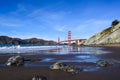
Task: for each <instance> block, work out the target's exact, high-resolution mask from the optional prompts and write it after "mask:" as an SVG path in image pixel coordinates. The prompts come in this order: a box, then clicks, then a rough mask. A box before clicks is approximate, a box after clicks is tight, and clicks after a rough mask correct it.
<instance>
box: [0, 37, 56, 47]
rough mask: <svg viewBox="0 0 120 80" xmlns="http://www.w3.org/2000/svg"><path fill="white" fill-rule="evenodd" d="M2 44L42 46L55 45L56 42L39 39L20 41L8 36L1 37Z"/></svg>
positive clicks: (0, 42)
mask: <svg viewBox="0 0 120 80" xmlns="http://www.w3.org/2000/svg"><path fill="white" fill-rule="evenodd" d="M0 44H42V45H54V44H56V42H55V41H48V40H43V39H38V38H30V39H20V38H11V37H8V36H0Z"/></svg>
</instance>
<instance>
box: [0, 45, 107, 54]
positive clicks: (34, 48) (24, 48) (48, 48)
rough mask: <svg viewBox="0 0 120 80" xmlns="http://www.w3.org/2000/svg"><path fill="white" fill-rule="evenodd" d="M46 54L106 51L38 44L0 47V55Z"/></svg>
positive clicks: (98, 48) (92, 48)
mask: <svg viewBox="0 0 120 80" xmlns="http://www.w3.org/2000/svg"><path fill="white" fill-rule="evenodd" d="M41 52H42V53H46V54H60V55H64V54H103V53H108V51H105V50H102V47H80V46H78V47H77V46H67V45H39V44H21V45H8V44H4V45H0V53H41Z"/></svg>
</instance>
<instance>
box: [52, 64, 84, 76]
mask: <svg viewBox="0 0 120 80" xmlns="http://www.w3.org/2000/svg"><path fill="white" fill-rule="evenodd" d="M50 69H52V70H62V71H65V72H69V73H72V74H77V73H79V72H80V71H82V70H80V69H76V68H74V67H71V66H68V65H66V64H64V63H62V62H56V63H54V64H53V65H52V66H50Z"/></svg>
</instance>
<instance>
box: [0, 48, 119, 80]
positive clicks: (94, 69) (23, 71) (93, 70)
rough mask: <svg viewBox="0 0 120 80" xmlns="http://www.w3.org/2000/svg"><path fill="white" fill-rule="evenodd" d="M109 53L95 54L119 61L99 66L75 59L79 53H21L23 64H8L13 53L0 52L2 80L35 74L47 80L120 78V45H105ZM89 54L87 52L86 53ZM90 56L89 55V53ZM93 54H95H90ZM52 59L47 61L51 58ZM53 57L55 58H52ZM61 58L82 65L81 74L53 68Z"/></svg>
mask: <svg viewBox="0 0 120 80" xmlns="http://www.w3.org/2000/svg"><path fill="white" fill-rule="evenodd" d="M102 49H103V50H104V51H109V53H107V54H99V55H94V56H95V57H97V58H100V59H105V60H113V59H114V60H116V61H117V62H116V63H114V64H113V65H110V66H107V67H98V66H96V63H94V62H84V61H83V62H82V61H81V62H79V61H77V60H76V61H75V60H74V59H75V58H74V57H75V56H78V54H69V55H54V54H52V55H42V54H38V55H37V54H36V55H21V56H23V57H24V58H25V59H26V61H25V64H24V65H23V66H19V67H15V66H6V65H5V63H6V61H7V60H8V58H9V57H11V56H12V55H8V54H0V80H32V77H33V76H35V75H39V76H44V77H46V78H47V80H120V75H119V74H120V63H119V62H120V47H104V48H102ZM84 55H87V54H84ZM87 56H88V55H87ZM90 56H93V55H90ZM50 59H51V61H47V60H50ZM52 59H53V60H52ZM59 60H63V62H64V60H71V61H68V62H67V61H65V62H64V63H65V64H67V65H70V66H76V67H78V68H79V67H82V68H83V69H84V70H83V71H81V72H80V73H79V74H71V73H68V72H64V71H61V70H51V69H50V68H49V67H50V65H52V64H53V63H55V62H57V61H59Z"/></svg>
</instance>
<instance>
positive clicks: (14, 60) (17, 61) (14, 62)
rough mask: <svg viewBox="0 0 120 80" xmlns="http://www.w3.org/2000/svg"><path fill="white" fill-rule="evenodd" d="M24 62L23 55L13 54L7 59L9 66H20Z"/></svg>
mask: <svg viewBox="0 0 120 80" xmlns="http://www.w3.org/2000/svg"><path fill="white" fill-rule="evenodd" d="M23 64H24V58H23V57H22V56H12V57H10V58H9V59H8V61H7V66H20V65H23Z"/></svg>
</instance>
